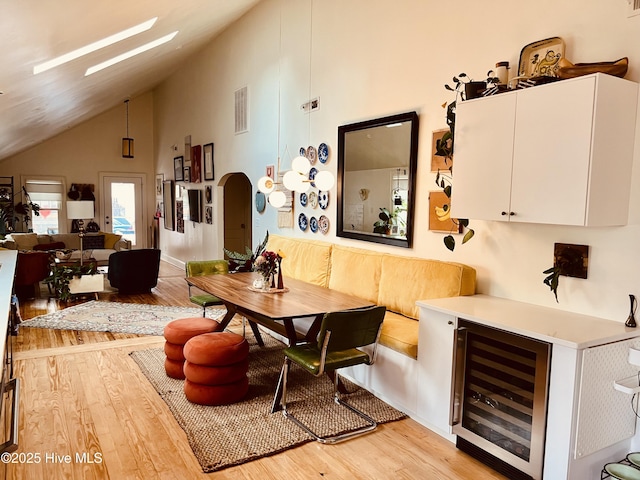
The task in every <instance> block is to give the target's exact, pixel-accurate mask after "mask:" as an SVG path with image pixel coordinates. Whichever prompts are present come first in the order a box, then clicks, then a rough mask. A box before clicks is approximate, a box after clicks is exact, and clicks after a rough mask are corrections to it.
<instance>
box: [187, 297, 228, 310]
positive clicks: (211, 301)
mask: <svg viewBox="0 0 640 480" xmlns="http://www.w3.org/2000/svg"><path fill="white" fill-rule="evenodd" d="M189 300H191V302H192V303H195V304H196V305H200V306H201V307H203V308H207V307H211V306H212V305H222V300H220V299H219V298H218V297H216V296H214V295H209V294H206V295H191V296H190V297H189Z"/></svg>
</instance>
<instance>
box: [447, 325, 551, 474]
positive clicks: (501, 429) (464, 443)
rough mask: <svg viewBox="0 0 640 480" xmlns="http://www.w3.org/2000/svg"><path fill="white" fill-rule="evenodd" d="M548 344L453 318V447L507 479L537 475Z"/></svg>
mask: <svg viewBox="0 0 640 480" xmlns="http://www.w3.org/2000/svg"><path fill="white" fill-rule="evenodd" d="M550 355H551V348H550V345H549V344H548V343H545V342H540V341H537V340H534V339H531V338H527V337H522V336H519V335H515V334H512V333H508V332H505V331H503V330H498V329H495V328H490V327H486V326H483V325H479V324H477V323H474V322H470V321H466V320H459V322H458V329H457V331H456V354H455V378H454V395H453V406H452V407H453V408H452V409H451V411H452V418H451V424H452V425H453V433H455V434H456V435H457V440H456V445H457V447H458V448H459V449H460V450H463V451H465V452H467V453H468V454H470V455H472V456H473V457H475V458H477V459H479V460H480V461H482V462H483V463H485V464H487V465H489V466H491V467H492V468H494V469H495V470H497V471H499V472H501V473H503V474H505V475H506V476H508V477H509V478H510V479H513V480H521V479H541V478H542V468H543V459H544V442H545V428H546V414H547V396H548V386H549V367H550Z"/></svg>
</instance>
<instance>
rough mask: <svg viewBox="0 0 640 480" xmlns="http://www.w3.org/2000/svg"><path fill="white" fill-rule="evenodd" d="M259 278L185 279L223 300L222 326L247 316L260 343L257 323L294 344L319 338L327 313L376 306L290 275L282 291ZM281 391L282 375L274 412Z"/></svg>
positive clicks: (244, 274)
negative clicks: (257, 285)
mask: <svg viewBox="0 0 640 480" xmlns="http://www.w3.org/2000/svg"><path fill="white" fill-rule="evenodd" d="M260 278H261V276H260V274H258V273H256V272H240V273H229V274H223V275H220V274H218V275H200V276H195V277H187V278H186V281H187V283H188V284H189V285H191V286H193V287H196V288H198V289H200V290H202V291H204V292H206V293H209V294H211V295H214V296H216V297H218V298H219V299H220V300H221V301H222V303H223V304H224V306H225V307H226V309H227V311H226V314H225V315H224V317H223V318H222V319H221V320H220V324H221V327H222V329H224V328H226V327H227V326H228V325H229V322H231V320H232V319H233V317H234V316H235V315H241V316H243V317H245V318H247V320H248V321H249V323H250V325H251V328H252V330H253V332H254V335H255V337H256V341H257V342H258V344H259V345H260V346H263V345H264V343H263V342H262V338H261V336H260V332H259V330H258V328H257V326H256V324H259V325H261V326H263V327H265V328H267V329H269V330H272V331H274V332H276V333H278V334H280V335H282V336H283V337H285V338H286V339H287V341H288V343H289V345H290V346H293V345H296V344H297V343H300V342H315V341H316V338H317V336H318V333H319V331H320V326H321V324H322V318H323V317H324V315H325V313H328V312H336V311H342V310H353V309H357V308H365V307H371V306H373V305H374V304H373V303H372V302H371V301H369V300H365V299H362V298H359V297H355V296H353V295H349V294H346V293H344V292H340V291H338V290H332V289H329V288H325V287H321V286H319V285H315V284H312V283H308V282H304V281H301V280H297V279H293V278H288V277H284V287H285V288H283V289H282V290H278V289H275V290H274V289H271V290H269V291H267V290H263V289H260V288H254V286H253V285H254V280H256V279H260ZM309 318H311V319H312V321H311V323H309V322H308V321H306V322H298V328H296V320H301V319H309ZM281 394H282V374H281V375H280V379H279V381H278V386H277V388H276V395H275V397H274V402H273V405H272V408H271V411H272V412H275V411H277V410H279V409H280V398H281Z"/></svg>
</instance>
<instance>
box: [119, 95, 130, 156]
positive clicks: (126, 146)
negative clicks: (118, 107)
mask: <svg viewBox="0 0 640 480" xmlns="http://www.w3.org/2000/svg"><path fill="white" fill-rule="evenodd" d="M124 104H125V106H126V111H127V136H126V137H124V138H123V139H122V158H133V138H131V137H129V100H125V101H124Z"/></svg>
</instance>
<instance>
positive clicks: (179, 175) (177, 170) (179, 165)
mask: <svg viewBox="0 0 640 480" xmlns="http://www.w3.org/2000/svg"><path fill="white" fill-rule="evenodd" d="M183 169H184V157H175V158H174V159H173V174H174V175H175V181H176V182H182V181H183V180H184V171H183Z"/></svg>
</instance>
